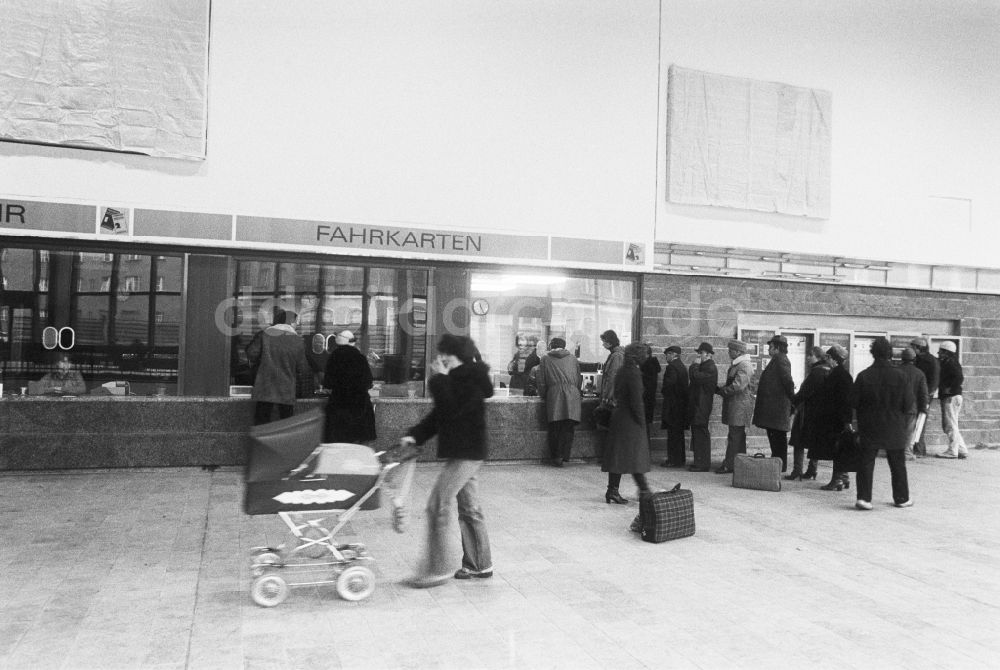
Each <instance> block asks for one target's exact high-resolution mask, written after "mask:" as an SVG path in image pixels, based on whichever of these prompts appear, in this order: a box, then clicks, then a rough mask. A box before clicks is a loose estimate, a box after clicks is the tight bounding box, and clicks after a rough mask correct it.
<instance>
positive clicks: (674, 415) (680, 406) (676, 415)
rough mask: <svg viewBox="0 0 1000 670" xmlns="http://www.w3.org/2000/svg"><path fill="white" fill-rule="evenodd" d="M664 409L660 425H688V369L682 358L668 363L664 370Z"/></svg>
mask: <svg viewBox="0 0 1000 670" xmlns="http://www.w3.org/2000/svg"><path fill="white" fill-rule="evenodd" d="M661 391H662V393H663V410H662V412H661V416H662V418H661V422H660V425H661V426H662V427H663V428H681V429H684V428H687V427H688V413H687V406H688V371H687V368H686V367H684V363H683V362H681V359H680V358H675V359H674V360H672V361H670V362H669V363H667V367H666V368H665V369H664V371H663V386H662V387H661Z"/></svg>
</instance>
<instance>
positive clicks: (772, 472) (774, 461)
mask: <svg viewBox="0 0 1000 670" xmlns="http://www.w3.org/2000/svg"><path fill="white" fill-rule="evenodd" d="M733 486H735V487H736V488H739V489H755V490H757V491H780V490H781V459H780V458H773V457H766V456H764V454H754V455H753V456H747V455H746V454H736V459H735V460H734V461H733Z"/></svg>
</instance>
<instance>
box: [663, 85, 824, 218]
mask: <svg viewBox="0 0 1000 670" xmlns="http://www.w3.org/2000/svg"><path fill="white" fill-rule="evenodd" d="M667 95H668V102H667V105H668V112H667V125H668V132H667V171H668V179H667V184H668V186H667V189H668V190H667V199H668V200H669V201H670V202H676V203H682V204H693V205H717V206H722V207H733V208H738V209H752V210H758V211H764V212H780V213H783V214H796V215H803V216H810V217H817V218H827V217H829V215H830V137H831V113H832V111H831V110H832V102H831V96H830V94H829V93H828V92H826V91H821V90H816V89H808V88H800V87H796V86H788V85H785V84H777V83H773V82H764V81H755V80H751V79H740V78H737V77H728V76H723V75H716V74H710V73H707V72H699V71H697V70H689V69H686V68H680V67H677V66H671V68H670V73H669V82H668V94H667Z"/></svg>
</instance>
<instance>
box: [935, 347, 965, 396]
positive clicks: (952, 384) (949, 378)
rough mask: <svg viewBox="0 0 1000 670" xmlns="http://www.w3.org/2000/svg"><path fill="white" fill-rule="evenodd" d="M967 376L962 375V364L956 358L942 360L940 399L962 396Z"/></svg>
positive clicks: (950, 357)
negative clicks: (963, 383)
mask: <svg viewBox="0 0 1000 670" xmlns="http://www.w3.org/2000/svg"><path fill="white" fill-rule="evenodd" d="M964 381H965V375H964V374H962V364H961V363H959V362H958V358H956V357H955V356H949V357H948V358H945V359H942V360H941V377H940V378H939V382H940V385H939V386H938V397H939V398H950V397H951V396H953V395H962V382H964Z"/></svg>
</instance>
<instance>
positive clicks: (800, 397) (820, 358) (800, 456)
mask: <svg viewBox="0 0 1000 670" xmlns="http://www.w3.org/2000/svg"><path fill="white" fill-rule="evenodd" d="M806 363H808V364H809V374H808V375H807V376H806V378H805V379H804V380H803V381H802V387H801V388H800V389H799V390H798V391H797V392H796V394H795V395H794V396H793V397H792V405H793V406H794V407H795V415H796V417H797V418H798V419H799V420H800V421H801V422H802V428H801V431H802V433H801V437H800V440H798V441H796V444H795V452H794V453H795V460H794V465H793V466H792V473H791V474H790V475H786V476H785V479H796V478H798V479H816V461H817V460H818V455H819V454H820V453H821V451H822V447H821V445H820V443H819V440H820V438H821V437H822V436H823V435H825V434H826V433H827V432H828V430H829V429H828V425H827V411H828V409H827V407H826V404H825V402H824V398H823V396H822V390H823V385H824V384H825V383H826V376H827V375H828V374H830V365H829V364H828V363H827V356H826V352H825V351H823V348H822V347H813V348H812V349H810V350H809V353H808V354H806ZM806 449H808V450H809V467H808V468H807V469H806V471H805V472H802V463H803V461H804V460H805V454H806ZM829 458H830V459H832V458H833V455H832V454H831V455H830V456H829Z"/></svg>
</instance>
